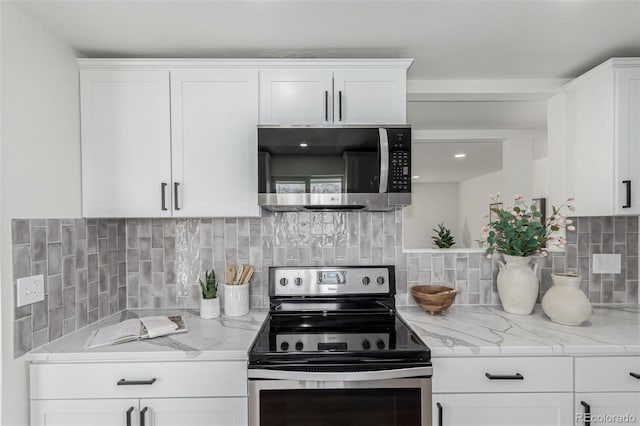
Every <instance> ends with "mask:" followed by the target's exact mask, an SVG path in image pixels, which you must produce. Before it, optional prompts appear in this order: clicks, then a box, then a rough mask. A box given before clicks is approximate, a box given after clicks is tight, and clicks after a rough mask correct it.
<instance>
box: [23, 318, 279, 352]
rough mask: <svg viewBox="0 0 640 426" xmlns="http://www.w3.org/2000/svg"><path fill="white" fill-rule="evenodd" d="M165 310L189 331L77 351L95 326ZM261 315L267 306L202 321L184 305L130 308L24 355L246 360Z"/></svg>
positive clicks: (261, 319)
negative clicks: (179, 317) (239, 314)
mask: <svg viewBox="0 0 640 426" xmlns="http://www.w3.org/2000/svg"><path fill="white" fill-rule="evenodd" d="M170 314H173V315H176V314H181V315H182V316H183V318H184V319H185V321H186V323H187V327H188V329H189V331H188V332H187V333H181V334H174V335H171V336H165V337H158V338H155V339H144V340H138V341H135V342H128V343H122V344H119V345H112V346H105V347H102V348H96V349H91V350H86V351H85V350H83V349H82V347H83V346H84V344H85V343H86V341H87V339H88V337H89V335H90V334H91V333H92V332H93V331H94V330H97V329H98V328H100V327H104V326H107V325H111V324H115V323H117V322H120V321H123V320H125V319H129V318H137V317H141V316H150V315H170ZM266 315H267V310H266V309H252V310H251V311H249V314H247V315H245V316H242V317H225V316H220V317H218V318H216V319H212V320H203V319H200V316H199V315H198V311H194V310H188V309H144V310H143V309H131V310H127V311H123V312H120V313H117V314H114V315H112V316H110V317H108V318H105V319H103V320H101V321H98V322H96V323H95V324H92V325H91V326H89V327H85V328H83V329H81V330H78V331H76V332H75V333H72V334H69V335H67V336H64V337H62V338H61V339H58V340H55V341H53V342H51V343H48V344H46V345H44V346H42V347H40V348H38V349H35V350H33V351H31V352H29V353H28V354H27V355H26V359H27V360H29V361H32V362H66V361H80V362H82V361H176V360H197V361H209V360H217V361H220V360H246V359H247V352H248V350H249V347H250V346H251V344H252V343H253V339H254V338H255V336H256V334H257V332H258V330H259V329H260V327H261V326H262V323H263V321H264V319H265V317H266Z"/></svg>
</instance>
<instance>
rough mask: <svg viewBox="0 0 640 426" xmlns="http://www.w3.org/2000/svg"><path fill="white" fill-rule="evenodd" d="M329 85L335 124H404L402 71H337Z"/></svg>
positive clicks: (405, 81)
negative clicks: (331, 83) (331, 93)
mask: <svg viewBox="0 0 640 426" xmlns="http://www.w3.org/2000/svg"><path fill="white" fill-rule="evenodd" d="M333 85H334V89H333V91H334V97H333V104H334V107H333V113H334V114H333V116H334V122H335V123H337V124H405V123H406V111H407V79H406V71H405V70H337V71H334V72H333Z"/></svg>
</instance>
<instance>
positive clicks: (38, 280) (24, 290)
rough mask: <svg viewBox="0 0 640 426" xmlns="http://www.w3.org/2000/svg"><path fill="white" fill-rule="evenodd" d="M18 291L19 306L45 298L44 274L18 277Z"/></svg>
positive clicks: (17, 304)
mask: <svg viewBox="0 0 640 426" xmlns="http://www.w3.org/2000/svg"><path fill="white" fill-rule="evenodd" d="M17 292H18V300H17V301H16V306H18V307H20V306H24V305H28V304H30V303H36V302H40V301H41V300H44V275H34V276H32V277H26V278H18V289H17Z"/></svg>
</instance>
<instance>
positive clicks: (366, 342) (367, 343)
mask: <svg viewBox="0 0 640 426" xmlns="http://www.w3.org/2000/svg"><path fill="white" fill-rule="evenodd" d="M362 349H364V350H369V349H371V342H370V341H369V340H368V339H364V342H362Z"/></svg>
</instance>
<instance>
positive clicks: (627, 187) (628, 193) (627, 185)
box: [622, 180, 631, 209]
mask: <svg viewBox="0 0 640 426" xmlns="http://www.w3.org/2000/svg"><path fill="white" fill-rule="evenodd" d="M622 184H623V185H624V186H625V190H626V191H625V192H626V194H625V195H626V198H627V202H626V203H625V205H624V206H622V208H623V209H628V208H630V207H631V181H630V180H623V181H622Z"/></svg>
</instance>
